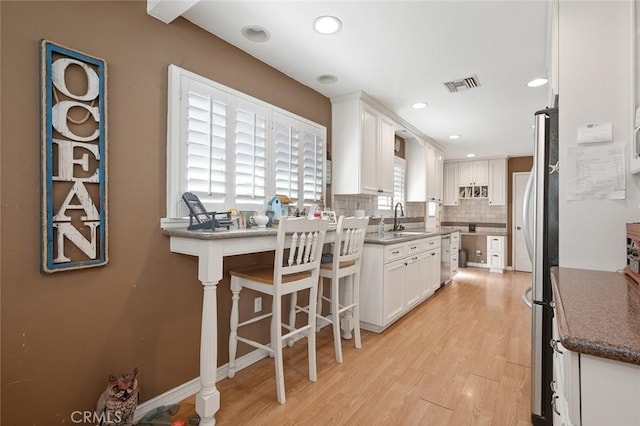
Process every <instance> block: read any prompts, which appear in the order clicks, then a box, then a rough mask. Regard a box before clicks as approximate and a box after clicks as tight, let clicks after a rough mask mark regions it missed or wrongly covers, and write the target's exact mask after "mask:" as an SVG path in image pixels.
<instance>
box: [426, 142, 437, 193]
mask: <svg viewBox="0 0 640 426" xmlns="http://www.w3.org/2000/svg"><path fill="white" fill-rule="evenodd" d="M424 148H425V154H426V159H427V164H426V167H427V200H436V199H437V198H436V196H437V194H436V184H437V182H436V150H435V148H434V147H433V146H431V145H429V144H428V143H427V144H425V147H424Z"/></svg>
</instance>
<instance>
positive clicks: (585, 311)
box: [551, 267, 640, 365]
mask: <svg viewBox="0 0 640 426" xmlns="http://www.w3.org/2000/svg"><path fill="white" fill-rule="evenodd" d="M551 282H552V289H553V298H554V302H555V305H556V314H557V318H556V321H557V325H558V331H559V334H560V342H561V343H562V345H563V346H564V347H566V348H567V349H569V350H571V351H575V352H580V353H584V354H588V355H594V356H598V357H602V358H609V359H613V360H616V361H622V362H628V363H631V364H636V365H640V289H639V287H638V285H637V284H636V283H635V282H634V281H632V280H631V279H629V278H627V276H626V275H624V274H621V273H616V272H606V271H592V270H586V269H571V268H558V267H553V268H551Z"/></svg>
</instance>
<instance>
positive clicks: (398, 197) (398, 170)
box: [378, 157, 406, 210]
mask: <svg viewBox="0 0 640 426" xmlns="http://www.w3.org/2000/svg"><path fill="white" fill-rule="evenodd" d="M405 174H406V161H405V160H404V159H402V158H398V157H396V158H395V159H394V162H393V197H389V196H386V195H379V196H378V210H391V209H393V206H394V205H395V204H396V203H402V205H403V206H404V197H405V188H406V184H405V181H406V179H405Z"/></svg>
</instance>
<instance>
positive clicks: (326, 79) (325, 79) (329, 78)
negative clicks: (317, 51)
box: [316, 74, 338, 84]
mask: <svg viewBox="0 0 640 426" xmlns="http://www.w3.org/2000/svg"><path fill="white" fill-rule="evenodd" d="M316 81H317V82H318V83H322V84H333V83H335V82H336V81H338V77H337V76H335V75H333V74H322V75H319V76H318V77H316Z"/></svg>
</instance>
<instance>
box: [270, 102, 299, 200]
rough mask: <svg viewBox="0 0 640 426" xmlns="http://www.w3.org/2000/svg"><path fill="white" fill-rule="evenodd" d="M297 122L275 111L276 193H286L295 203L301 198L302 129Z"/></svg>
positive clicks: (274, 166)
mask: <svg viewBox="0 0 640 426" xmlns="http://www.w3.org/2000/svg"><path fill="white" fill-rule="evenodd" d="M296 124H297V123H296V122H295V121H294V120H291V119H290V118H289V117H286V116H284V115H282V114H278V113H273V126H274V135H273V142H274V144H275V152H274V156H273V158H274V163H273V173H274V180H275V193H276V194H281V195H286V196H287V197H289V198H290V199H291V203H292V204H293V205H295V204H296V203H297V201H298V199H299V198H300V196H299V194H298V188H299V182H298V181H299V175H300V172H299V170H300V167H299V164H300V163H299V158H300V130H299V129H298V127H297V126H296Z"/></svg>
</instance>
